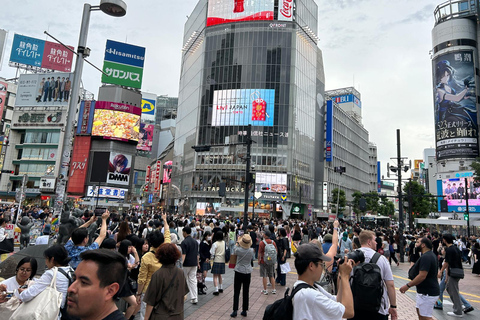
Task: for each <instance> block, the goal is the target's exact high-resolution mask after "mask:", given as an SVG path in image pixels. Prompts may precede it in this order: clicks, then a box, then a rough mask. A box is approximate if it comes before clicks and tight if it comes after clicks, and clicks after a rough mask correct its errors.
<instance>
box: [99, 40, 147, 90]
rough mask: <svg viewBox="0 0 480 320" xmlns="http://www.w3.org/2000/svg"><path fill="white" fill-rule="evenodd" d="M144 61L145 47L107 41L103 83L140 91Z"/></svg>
mask: <svg viewBox="0 0 480 320" xmlns="http://www.w3.org/2000/svg"><path fill="white" fill-rule="evenodd" d="M144 61H145V48H144V47H139V46H134V45H131V44H127V43H122V42H117V41H112V40H107V45H106V48H105V59H104V64H103V72H104V73H106V75H105V74H103V75H102V82H103V83H111V84H117V85H121V86H126V87H131V88H137V89H140V88H141V87H142V77H143V64H144Z"/></svg>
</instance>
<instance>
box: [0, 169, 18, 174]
mask: <svg viewBox="0 0 480 320" xmlns="http://www.w3.org/2000/svg"><path fill="white" fill-rule="evenodd" d="M2 173H9V174H15V171H14V170H2Z"/></svg>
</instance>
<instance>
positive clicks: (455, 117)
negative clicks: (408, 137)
mask: <svg viewBox="0 0 480 320" xmlns="http://www.w3.org/2000/svg"><path fill="white" fill-rule="evenodd" d="M473 56H474V54H473V51H472V50H460V51H455V52H450V53H446V54H443V55H440V56H438V57H436V58H435V59H433V80H434V83H433V89H434V101H435V140H436V153H437V154H436V155H437V161H439V160H444V159H450V158H476V157H478V124H477V111H476V88H475V64H474V61H473Z"/></svg>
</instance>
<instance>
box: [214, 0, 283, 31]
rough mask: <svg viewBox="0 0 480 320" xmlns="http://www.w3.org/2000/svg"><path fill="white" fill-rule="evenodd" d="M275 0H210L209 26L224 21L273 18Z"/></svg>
mask: <svg viewBox="0 0 480 320" xmlns="http://www.w3.org/2000/svg"><path fill="white" fill-rule="evenodd" d="M274 4H275V0H258V1H248V0H247V1H245V0H210V1H208V12H207V27H208V26H214V25H217V24H222V23H230V22H239V21H252V20H273V15H274V14H273V9H274Z"/></svg>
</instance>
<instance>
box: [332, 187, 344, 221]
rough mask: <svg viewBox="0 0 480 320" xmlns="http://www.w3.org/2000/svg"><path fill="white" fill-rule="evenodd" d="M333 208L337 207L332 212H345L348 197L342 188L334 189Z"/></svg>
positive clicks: (339, 213)
mask: <svg viewBox="0 0 480 320" xmlns="http://www.w3.org/2000/svg"><path fill="white" fill-rule="evenodd" d="M337 201H338V206H339V209H338V211H337ZM332 204H333V206H332V208H333V207H335V210H332V212H335V213H337V215H341V214H343V211H344V210H345V209H344V208H345V205H346V204H347V197H345V191H343V190H342V189H340V191H339V189H338V188H335V189H333V190H332Z"/></svg>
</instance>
